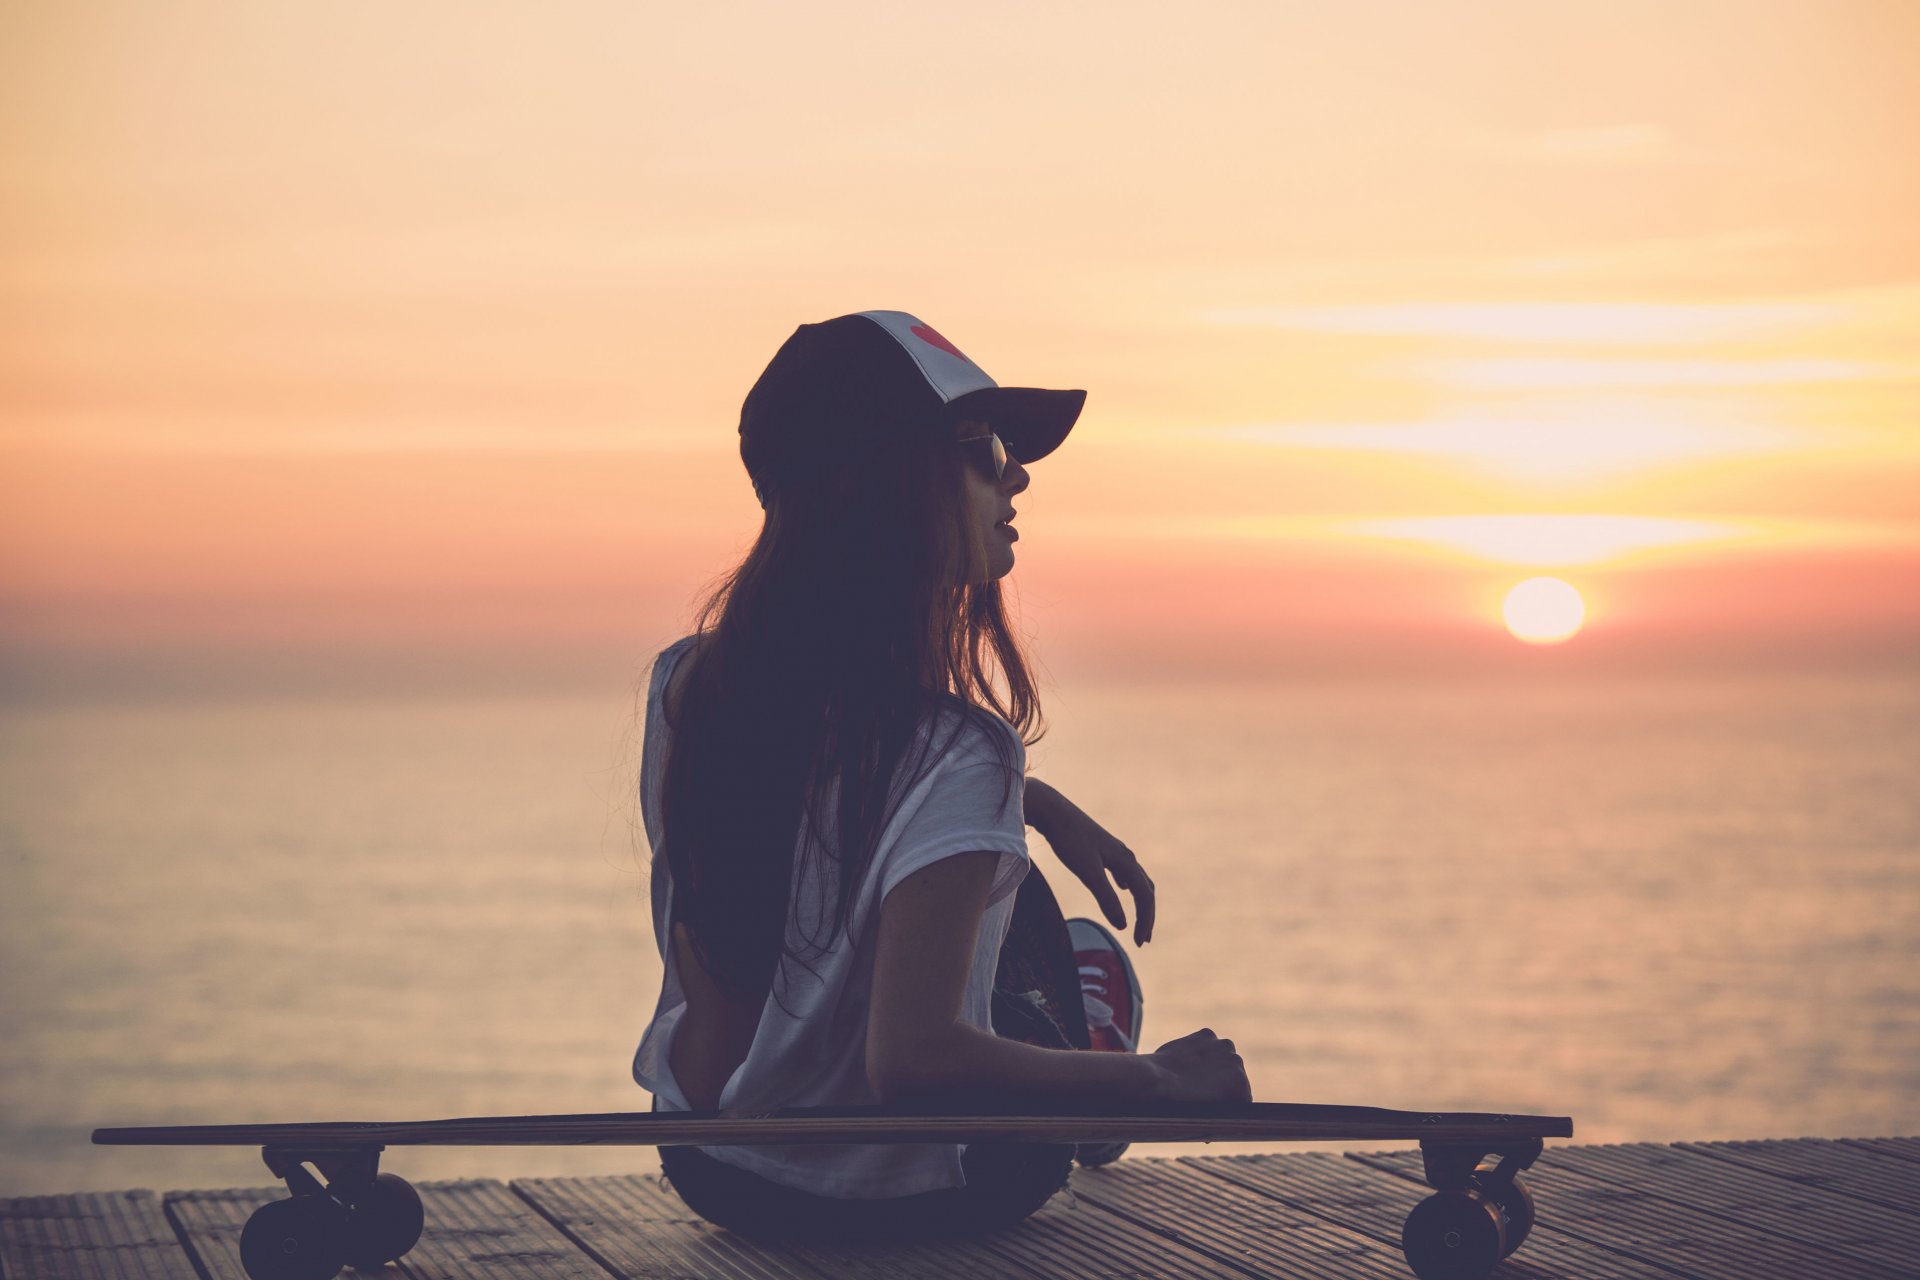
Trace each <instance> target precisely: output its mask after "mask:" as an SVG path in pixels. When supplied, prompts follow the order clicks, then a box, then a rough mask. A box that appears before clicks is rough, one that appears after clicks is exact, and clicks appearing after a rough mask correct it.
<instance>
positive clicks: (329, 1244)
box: [240, 1196, 347, 1280]
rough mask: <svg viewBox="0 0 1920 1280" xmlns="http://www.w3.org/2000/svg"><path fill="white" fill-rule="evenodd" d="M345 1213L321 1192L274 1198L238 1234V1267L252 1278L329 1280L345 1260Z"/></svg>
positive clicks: (249, 1219) (255, 1211) (248, 1220)
mask: <svg viewBox="0 0 1920 1280" xmlns="http://www.w3.org/2000/svg"><path fill="white" fill-rule="evenodd" d="M345 1229H346V1211H345V1210H343V1209H342V1208H341V1207H340V1206H339V1205H337V1204H335V1203H334V1202H333V1201H331V1200H328V1199H326V1198H325V1197H323V1196H295V1197H293V1199H291V1200H275V1201H272V1202H271V1203H269V1204H263V1205H261V1206H260V1207H259V1208H258V1209H255V1210H254V1211H253V1215H252V1216H251V1217H249V1218H248V1219H247V1225H246V1227H245V1228H244V1229H242V1230H241V1232H240V1265H241V1266H242V1267H243V1268H245V1270H246V1273H247V1275H248V1276H249V1277H251V1280H332V1278H333V1277H334V1276H336V1275H338V1274H340V1268H341V1267H343V1266H345V1265H346V1263H347V1258H346V1240H345Z"/></svg>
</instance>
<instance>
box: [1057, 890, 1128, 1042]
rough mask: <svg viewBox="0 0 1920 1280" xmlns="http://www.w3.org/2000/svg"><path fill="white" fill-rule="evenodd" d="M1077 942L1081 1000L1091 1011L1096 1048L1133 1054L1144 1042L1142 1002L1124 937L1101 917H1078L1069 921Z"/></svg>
mask: <svg viewBox="0 0 1920 1280" xmlns="http://www.w3.org/2000/svg"><path fill="white" fill-rule="evenodd" d="M1067 937H1068V938H1069V939H1070V940H1071V941H1072V943H1073V962H1074V965H1075V966H1076V967H1077V968H1078V969H1079V970H1080V1002H1081V1004H1083V1005H1084V1006H1085V1007H1086V1010H1087V1030H1088V1031H1089V1032H1091V1033H1092V1036H1093V1047H1094V1048H1095V1049H1104V1050H1107V1051H1109V1052H1117V1053H1133V1052H1135V1051H1136V1049H1137V1047H1138V1045H1139V1043H1140V1018H1141V1012H1142V1005H1143V1004H1144V1001H1142V999H1141V997H1140V982H1139V980H1138V979H1137V978H1135V977H1134V975H1133V962H1132V961H1130V960H1128V959H1127V953H1126V951H1125V949H1124V948H1122V947H1121V945H1120V940H1119V939H1118V938H1116V937H1114V936H1113V934H1111V933H1109V932H1108V931H1107V928H1106V926H1105V925H1103V924H1101V923H1100V922H1099V921H1097V920H1088V919H1086V918H1085V917H1075V918H1074V919H1072V920H1069V921H1067Z"/></svg>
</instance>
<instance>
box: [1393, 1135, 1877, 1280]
mask: <svg viewBox="0 0 1920 1280" xmlns="http://www.w3.org/2000/svg"><path fill="white" fill-rule="evenodd" d="M1593 1149H1594V1148H1591V1147H1559V1148H1556V1149H1555V1150H1554V1152H1553V1158H1552V1159H1551V1160H1550V1161H1549V1160H1545V1159H1543V1160H1541V1161H1540V1162H1539V1163H1538V1164H1535V1165H1534V1166H1533V1167H1532V1168H1531V1169H1529V1170H1527V1171H1526V1173H1525V1174H1523V1175H1522V1178H1521V1180H1522V1181H1523V1182H1525V1183H1526V1184H1527V1186H1528V1187H1529V1188H1530V1189H1532V1191H1533V1193H1534V1195H1535V1197H1536V1199H1537V1200H1538V1201H1539V1203H1540V1205H1541V1208H1542V1212H1543V1214H1544V1213H1546V1212H1548V1211H1549V1210H1550V1212H1551V1214H1552V1222H1553V1223H1554V1226H1555V1229H1557V1230H1560V1231H1563V1232H1565V1233H1567V1234H1568V1235H1577V1236H1580V1237H1582V1238H1583V1239H1586V1240H1589V1241H1591V1242H1593V1243H1595V1244H1599V1245H1602V1246H1604V1247H1606V1248H1609V1249H1614V1250H1617V1251H1619V1252H1622V1253H1628V1254H1632V1255H1633V1256H1634V1257H1637V1258H1639V1259H1641V1260H1642V1261H1644V1262H1649V1263H1652V1264H1654V1265H1656V1266H1668V1267H1673V1268H1676V1269H1682V1270H1684V1271H1686V1272H1687V1273H1688V1274H1689V1275H1693V1276H1698V1277H1700V1278H1701V1280H1763V1277H1777V1278H1778V1280H1808V1278H1809V1277H1815V1276H1818V1277H1825V1276H1846V1277H1847V1278H1848V1280H1913V1272H1912V1271H1911V1270H1908V1269H1906V1268H1899V1269H1896V1268H1893V1267H1888V1266H1883V1265H1880V1264H1877V1263H1872V1262H1865V1261H1862V1260H1860V1259H1857V1258H1850V1257H1845V1256H1842V1255H1839V1254H1836V1253H1834V1252H1833V1251H1831V1250H1829V1249H1826V1248H1822V1247H1819V1246H1817V1245H1813V1244H1808V1243H1805V1242H1803V1241H1800V1240H1797V1239H1793V1238H1791V1237H1788V1236H1784V1235H1781V1234H1779V1233H1778V1232H1776V1231H1773V1230H1771V1229H1768V1228H1767V1227H1765V1226H1761V1225H1748V1224H1746V1223H1742V1222H1735V1221H1732V1220H1729V1219H1728V1218H1727V1217H1725V1216H1722V1215H1721V1214H1718V1213H1715V1212H1712V1211H1711V1210H1709V1209H1705V1208H1701V1207H1699V1206H1697V1205H1696V1204H1695V1203H1693V1202H1692V1201H1690V1200H1683V1199H1678V1198H1676V1197H1675V1196H1674V1195H1673V1194H1671V1193H1670V1192H1668V1193H1663V1192H1660V1191H1654V1190H1649V1189H1647V1188H1645V1187H1643V1186H1640V1185H1637V1184H1634V1183H1628V1182H1618V1181H1610V1180H1606V1179H1603V1178H1599V1177H1596V1176H1594V1175H1593V1174H1592V1173H1590V1172H1589V1171H1588V1169H1587V1168H1585V1167H1580V1166H1582V1165H1583V1164H1585V1163H1586V1162H1583V1161H1582V1160H1581V1159H1580V1157H1581V1156H1582V1155H1583V1154H1584V1153H1586V1152H1589V1151H1592V1150H1593ZM1355 1158H1356V1159H1359V1160H1364V1161H1365V1162H1366V1163H1368V1164H1372V1165H1374V1166H1375V1167H1376V1168H1382V1169H1386V1170H1388V1171H1389V1172H1392V1173H1394V1174H1396V1175H1397V1176H1400V1177H1404V1178H1408V1179H1410V1180H1413V1181H1419V1182H1421V1183H1422V1185H1424V1178H1423V1176H1422V1173H1421V1167H1420V1155H1419V1153H1418V1152H1409V1153H1401V1152H1393V1153H1390V1154H1387V1155H1384V1156H1374V1155H1360V1156H1356V1157H1355ZM1528 1247H1529V1248H1531V1247H1532V1241H1528Z"/></svg>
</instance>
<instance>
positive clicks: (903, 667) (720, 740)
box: [652, 419, 1046, 1007]
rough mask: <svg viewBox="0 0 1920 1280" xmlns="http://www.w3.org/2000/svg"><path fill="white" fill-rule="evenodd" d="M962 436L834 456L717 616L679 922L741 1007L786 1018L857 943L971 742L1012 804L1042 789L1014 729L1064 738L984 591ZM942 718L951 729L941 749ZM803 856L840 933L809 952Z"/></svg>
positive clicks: (689, 744) (694, 746)
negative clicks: (794, 922)
mask: <svg viewBox="0 0 1920 1280" xmlns="http://www.w3.org/2000/svg"><path fill="white" fill-rule="evenodd" d="M956 426H957V423H955V422H953V421H952V420H950V419H937V420H933V421H927V422H920V423H909V424H903V427H904V428H905V429H900V430H895V431H890V432H887V433H885V436H884V438H883V439H881V440H879V441H876V442H874V443H872V444H871V445H869V446H866V447H862V448H859V449H845V450H823V451H822V456H820V457H818V459H817V461H816V463H815V465H814V470H813V473H812V474H811V475H808V476H806V477H804V478H803V480H802V481H801V482H799V483H791V484H787V485H783V486H782V487H780V488H779V489H778V491H776V492H775V493H773V494H771V495H770V497H769V505H768V508H767V511H766V517H765V522H764V523H763V524H762V526H761V529H760V534H759V537H758V538H757V539H756V540H755V542H754V544H753V546H752V548H751V549H750V550H749V551H748V552H747V554H746V556H745V558H744V559H743V560H742V561H741V563H740V564H739V565H738V566H737V567H736V568H735V569H733V570H732V571H731V572H730V573H728V574H726V575H725V576H724V577H723V578H722V579H721V580H720V581H719V583H718V585H717V586H715V587H714V589H713V590H712V591H711V592H710V593H709V595H708V596H707V598H706V600H705V603H704V605H703V606H702V608H701V609H700V611H699V614H698V619H697V622H696V624H695V628H694V631H695V634H696V635H697V636H699V637H702V639H701V640H699V641H697V643H698V644H699V645H700V653H699V660H698V662H697V663H696V664H695V666H694V669H693V671H692V672H691V674H690V676H689V678H688V680H687V682H686V684H685V685H684V687H683V688H682V690H681V693H680V699H679V703H678V712H679V714H678V715H677V716H676V717H674V718H673V719H672V720H671V721H670V723H671V726H672V729H673V750H672V753H671V755H670V756H669V758H668V761H667V767H666V777H665V782H664V786H663V798H662V824H663V827H664V830H665V843H666V846H667V847H666V863H667V867H668V869H669V870H670V872H671V874H672V883H673V903H674V909H673V916H674V919H675V920H676V921H677V922H682V923H685V924H686V925H687V927H688V930H689V932H690V933H691V935H692V942H693V948H694V954H695V955H696V956H697V957H698V959H699V961H700V964H701V966H702V967H703V968H705V969H706V970H707V972H708V973H710V974H712V975H713V978H714V980H715V981H716V982H717V983H718V984H719V985H720V987H721V988H722V989H723V990H725V991H727V992H728V993H729V994H730V995H733V996H737V997H740V998H743V999H764V998H765V997H766V995H767V994H768V993H769V992H770V991H772V992H774V998H775V1000H776V1001H779V1000H780V995H779V993H778V989H777V988H776V985H775V984H776V979H781V978H784V977H785V975H786V974H787V971H788V966H787V961H788V960H789V959H791V960H794V961H797V962H799V963H800V964H801V965H802V966H804V967H809V968H810V966H806V960H807V959H808V957H809V956H813V955H818V954H821V953H822V952H824V951H825V950H826V949H827V948H828V947H829V946H830V945H831V944H832V940H833V938H834V936H835V935H836V934H837V933H839V932H841V931H843V930H846V931H848V932H849V934H850V936H851V928H852V921H851V919H850V915H851V911H852V906H853V897H854V894H855V891H856V890H857V889H858V888H859V886H860V884H861V882H862V879H863V874H864V872H865V871H866V869H867V866H868V864H869V863H870V862H871V860H872V858H873V855H874V852H875V850H876V848H877V846H878V844H879V840H880V834H881V832H882V830H883V829H884V828H885V826H886V823H887V820H888V819H889V818H890V817H891V816H892V813H893V810H894V808H895V806H896V805H897V803H898V801H899V798H900V797H901V796H903V795H904V794H905V793H906V791H907V790H908V789H909V788H910V787H911V786H912V785H913V783H914V782H916V781H918V780H919V779H920V778H921V777H923V776H924V772H925V769H926V767H927V765H928V762H929V761H931V760H933V759H935V758H937V755H938V754H939V753H940V752H943V751H945V750H946V749H947V748H948V746H949V745H950V744H951V742H952V740H953V739H954V738H955V737H957V736H958V735H959V734H960V733H962V732H964V731H965V729H966V727H967V725H969V724H973V725H977V726H979V727H980V728H982V729H984V730H985V731H986V732H987V735H988V737H989V739H990V740H991V741H992V743H993V745H994V748H995V751H996V754H997V755H998V757H999V760H1000V763H1001V764H1002V766H1003V767H1004V768H1005V770H1006V773H1007V777H1006V786H1007V787H1008V788H1009V789H1010V788H1011V787H1012V786H1013V785H1015V783H1016V782H1020V783H1022V784H1024V779H1022V778H1021V777H1020V776H1019V772H1018V767H1017V765H1016V763H1015V755H1014V753H1015V745H1014V743H1013V741H1012V740H1011V738H1010V737H1009V736H1008V734H1007V732H1006V727H1005V725H1002V724H1000V723H999V722H998V721H996V719H995V717H996V716H997V717H999V718H1000V720H1004V721H1005V722H1007V724H1010V725H1011V726H1012V727H1013V728H1014V730H1015V732H1017V733H1018V734H1019V735H1020V739H1021V741H1022V742H1024V743H1026V744H1028V745H1031V744H1032V743H1034V742H1038V741H1039V740H1040V738H1041V737H1043V736H1044V735H1045V732H1046V729H1045V721H1044V719H1043V718H1042V716H1041V714H1040V705H1039V697H1038V694H1037V692H1036V690H1035V688H1034V684H1033V680H1032V678H1031V676H1030V675H1029V673H1028V670H1027V663H1026V658H1025V655H1024V654H1023V653H1022V652H1021V648H1020V646H1019V644H1018V642H1017V641H1016V639H1015V637H1014V634H1013V632H1012V630H1011V628H1010V627H1009V625H1008V622H1007V618H1006V613H1005V609H1004V607H1003V604H1002V600H1001V593H1000V583H999V581H998V580H996V579H989V580H986V581H983V582H976V581H973V579H975V578H983V577H985V575H984V573H983V572H981V571H980V570H981V566H980V564H979V553H980V548H978V547H977V546H976V545H975V539H974V537H973V535H972V531H971V529H970V528H969V525H968V521H969V513H968V510H967V503H966V501H965V490H964V477H963V472H962V470H961V469H962V468H963V467H964V466H966V465H967V463H966V461H965V459H964V457H963V456H962V454H961V451H960V450H959V449H958V448H956V447H955V446H954V430H955V427H956ZM955 565H962V566H964V570H965V571H964V572H963V573H960V574H957V575H954V574H952V572H951V570H952V567H953V566H955ZM955 577H957V578H958V579H959V581H961V582H962V583H965V584H967V585H957V586H956V585H949V583H951V582H952V581H954V579H955ZM989 651H990V652H991V656H992V659H993V661H994V663H995V664H996V665H997V667H998V670H999V672H1000V673H1001V674H1002V675H1003V676H1004V678H1005V681H1006V685H1007V691H1008V698H1007V701H1005V702H1002V701H1001V699H1000V697H999V695H998V694H997V693H996V691H995V690H994V687H993V681H992V679H991V674H990V671H989V667H988V663H987V660H986V655H987V653H988V652H989ZM986 708H990V709H991V712H992V714H989V712H988V710H987V709H986ZM943 711H945V712H948V713H950V714H948V715H946V716H942V714H941V713H942V712H943ZM951 713H957V715H955V714H951ZM943 720H945V721H950V722H951V725H952V729H951V732H949V733H948V734H947V735H946V736H945V738H943V739H942V741H940V742H939V743H937V744H936V743H935V742H934V741H933V738H934V736H935V734H934V728H935V726H936V725H937V724H939V723H940V722H942V721H943ZM916 739H917V740H918V741H919V749H918V751H917V752H914V758H913V759H912V760H911V761H909V760H908V759H907V757H908V755H909V752H910V750H911V749H912V748H913V746H914V743H915V741H916ZM836 783H837V785H838V805H837V809H836V810H835V811H834V813H833V814H832V815H831V818H830V819H829V818H828V816H827V815H828V806H829V795H828V792H829V788H830V787H833V786H834V785H835V784H836ZM1002 803H1003V804H1004V803H1005V793H1003V799H1002ZM803 816H804V817H806V818H807V821H808V829H809V835H808V839H807V840H805V841H804V842H801V841H800V839H799V836H800V824H801V820H802V818H803ZM828 821H830V822H831V826H830V827H823V824H824V823H826V822H828ZM823 829H824V830H825V831H826V832H829V833H830V834H831V837H832V838H831V839H826V838H823ZM796 846H798V847H799V849H800V852H799V854H798V856H799V857H800V858H803V859H807V860H810V863H811V865H809V866H807V867H805V868H803V869H801V870H803V871H804V874H802V875H800V876H799V877H798V882H799V883H802V884H805V885H808V886H811V889H810V890H809V891H810V892H813V893H817V894H818V895H820V906H821V907H822V908H823V911H821V912H820V913H818V914H817V915H816V917H815V918H817V919H822V920H825V921H826V931H825V932H824V934H821V935H818V936H811V937H807V938H805V939H804V940H803V941H804V943H805V954H803V953H802V951H801V950H799V949H795V948H792V947H790V946H789V945H788V943H787V940H786V934H787V921H788V913H789V906H790V903H789V898H790V895H791V890H792V887H793V885H794V884H795V883H796V875H795V873H796V867H795V858H796ZM659 852H660V851H659V850H655V857H654V861H653V872H652V874H653V875H654V877H655V878H656V879H657V878H658V877H659V876H660V874H661V866H660V857H659ZM662 941H663V943H664V941H665V940H664V939H663V940H662ZM860 941H861V940H860V939H854V942H855V944H856V945H859V943H860ZM783 1007H784V1004H783Z"/></svg>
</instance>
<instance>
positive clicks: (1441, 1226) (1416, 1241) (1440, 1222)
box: [1400, 1188, 1507, 1280]
mask: <svg viewBox="0 0 1920 1280" xmlns="http://www.w3.org/2000/svg"><path fill="white" fill-rule="evenodd" d="M1506 1245H1507V1242H1506V1231H1505V1228H1504V1227H1503V1226H1502V1225H1501V1216H1500V1208H1499V1206H1498V1205H1496V1204H1494V1203H1493V1201H1492V1200H1490V1199H1488V1198H1487V1196H1486V1194H1485V1193H1484V1192H1482V1191H1480V1190H1478V1189H1476V1188H1468V1189H1467V1190H1464V1191H1441V1192H1437V1193H1435V1194H1434V1195H1430V1196H1428V1197H1427V1198H1426V1199H1425V1200H1422V1201H1421V1202H1420V1203H1419V1204H1417V1205H1415V1206H1414V1207H1413V1212H1412V1213H1410V1214H1408V1215H1407V1222H1406V1225H1405V1226H1404V1227H1402V1228H1401V1231H1400V1252H1401V1253H1403V1254H1405V1255H1406V1259H1407V1265H1408V1266H1410V1267H1412V1268H1413V1274H1414V1275H1416V1276H1419V1277H1420V1280H1482V1278H1483V1277H1484V1276H1485V1275H1486V1274H1487V1273H1488V1272H1490V1271H1492V1270H1493V1268H1494V1267H1495V1266H1496V1265H1498V1263H1499V1261H1500V1259H1501V1258H1502V1257H1504V1256H1506Z"/></svg>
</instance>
